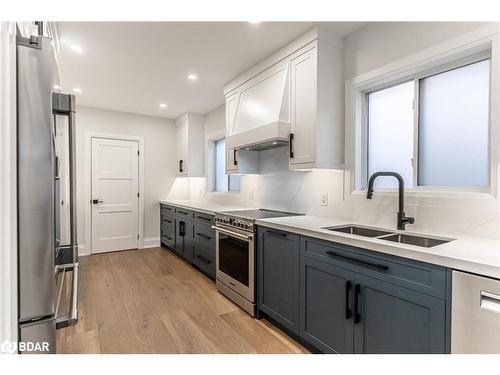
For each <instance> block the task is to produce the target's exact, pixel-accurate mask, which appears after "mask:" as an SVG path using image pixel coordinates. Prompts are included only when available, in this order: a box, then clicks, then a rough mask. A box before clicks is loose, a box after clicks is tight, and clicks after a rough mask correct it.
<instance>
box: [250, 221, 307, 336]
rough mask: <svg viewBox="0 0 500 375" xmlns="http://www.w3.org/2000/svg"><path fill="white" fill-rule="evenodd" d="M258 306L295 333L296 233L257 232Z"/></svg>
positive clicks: (297, 322)
mask: <svg viewBox="0 0 500 375" xmlns="http://www.w3.org/2000/svg"><path fill="white" fill-rule="evenodd" d="M257 252H258V266H259V278H260V280H259V281H260V282H259V308H260V309H261V310H262V311H263V312H265V313H266V314H268V315H269V316H271V317H272V318H274V319H275V320H277V321H278V322H280V323H281V324H283V325H284V326H285V327H286V328H288V329H289V330H291V331H292V332H295V333H298V332H299V272H300V268H299V252H300V241H299V236H298V235H295V234H289V233H285V232H281V231H275V230H270V229H265V230H262V231H259V239H258V249H257Z"/></svg>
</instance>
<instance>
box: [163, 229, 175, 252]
mask: <svg viewBox="0 0 500 375" xmlns="http://www.w3.org/2000/svg"><path fill="white" fill-rule="evenodd" d="M161 242H162V244H164V245H165V246H168V247H169V248H171V249H173V248H174V247H175V236H174V233H173V232H168V231H164V230H163V228H162V233H161Z"/></svg>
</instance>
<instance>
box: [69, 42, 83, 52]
mask: <svg viewBox="0 0 500 375" xmlns="http://www.w3.org/2000/svg"><path fill="white" fill-rule="evenodd" d="M69 48H70V49H71V50H72V51H73V52H76V53H82V52H83V50H82V47H80V46H77V45H76V44H73V45H71V46H69Z"/></svg>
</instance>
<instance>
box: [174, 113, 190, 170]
mask: <svg viewBox="0 0 500 375" xmlns="http://www.w3.org/2000/svg"><path fill="white" fill-rule="evenodd" d="M187 156H188V124H187V123H185V124H183V125H180V126H178V127H177V174H178V175H180V176H183V175H187V171H188V165H187Z"/></svg>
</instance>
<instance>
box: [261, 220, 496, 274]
mask: <svg viewBox="0 0 500 375" xmlns="http://www.w3.org/2000/svg"><path fill="white" fill-rule="evenodd" d="M256 224H257V225H261V226H265V227H269V228H274V229H281V230H284V231H288V232H292V233H297V234H301V235H305V236H309V237H314V238H319V239H323V240H327V241H332V242H338V243H342V244H345V245H351V246H357V247H360V248H364V249H368V250H373V251H377V252H380V253H385V254H390V255H395V256H400V257H404V258H409V259H414V260H419V261H422V262H427V263H432V264H437V265H441V266H444V267H449V268H453V269H457V270H462V271H466V272H472V273H476V274H479V275H483V276H489V277H494V278H497V279H500V241H498V240H494V239H484V238H476V237H466V236H456V235H446V234H444V235H443V234H441V233H428V232H425V233H424V232H412V231H409V230H406V231H396V230H394V229H392V228H380V229H387V230H388V231H390V232H402V233H406V234H417V235H425V236H429V237H435V238H444V239H454V241H451V242H448V243H445V244H442V245H438V246H434V247H431V248H425V247H419V246H413V245H407V244H400V243H396V242H390V241H384V240H381V239H375V238H369V237H361V236H355V235H351V234H346V233H341V232H332V231H329V230H326V229H321V228H324V227H332V226H338V225H347V224H354V225H359V226H366V227H373V226H370V225H367V224H363V223H356V222H354V221H346V220H338V219H333V218H327V217H320V216H311V215H305V216H291V217H281V218H273V219H261V220H257V221H256ZM377 228H379V227H377Z"/></svg>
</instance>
